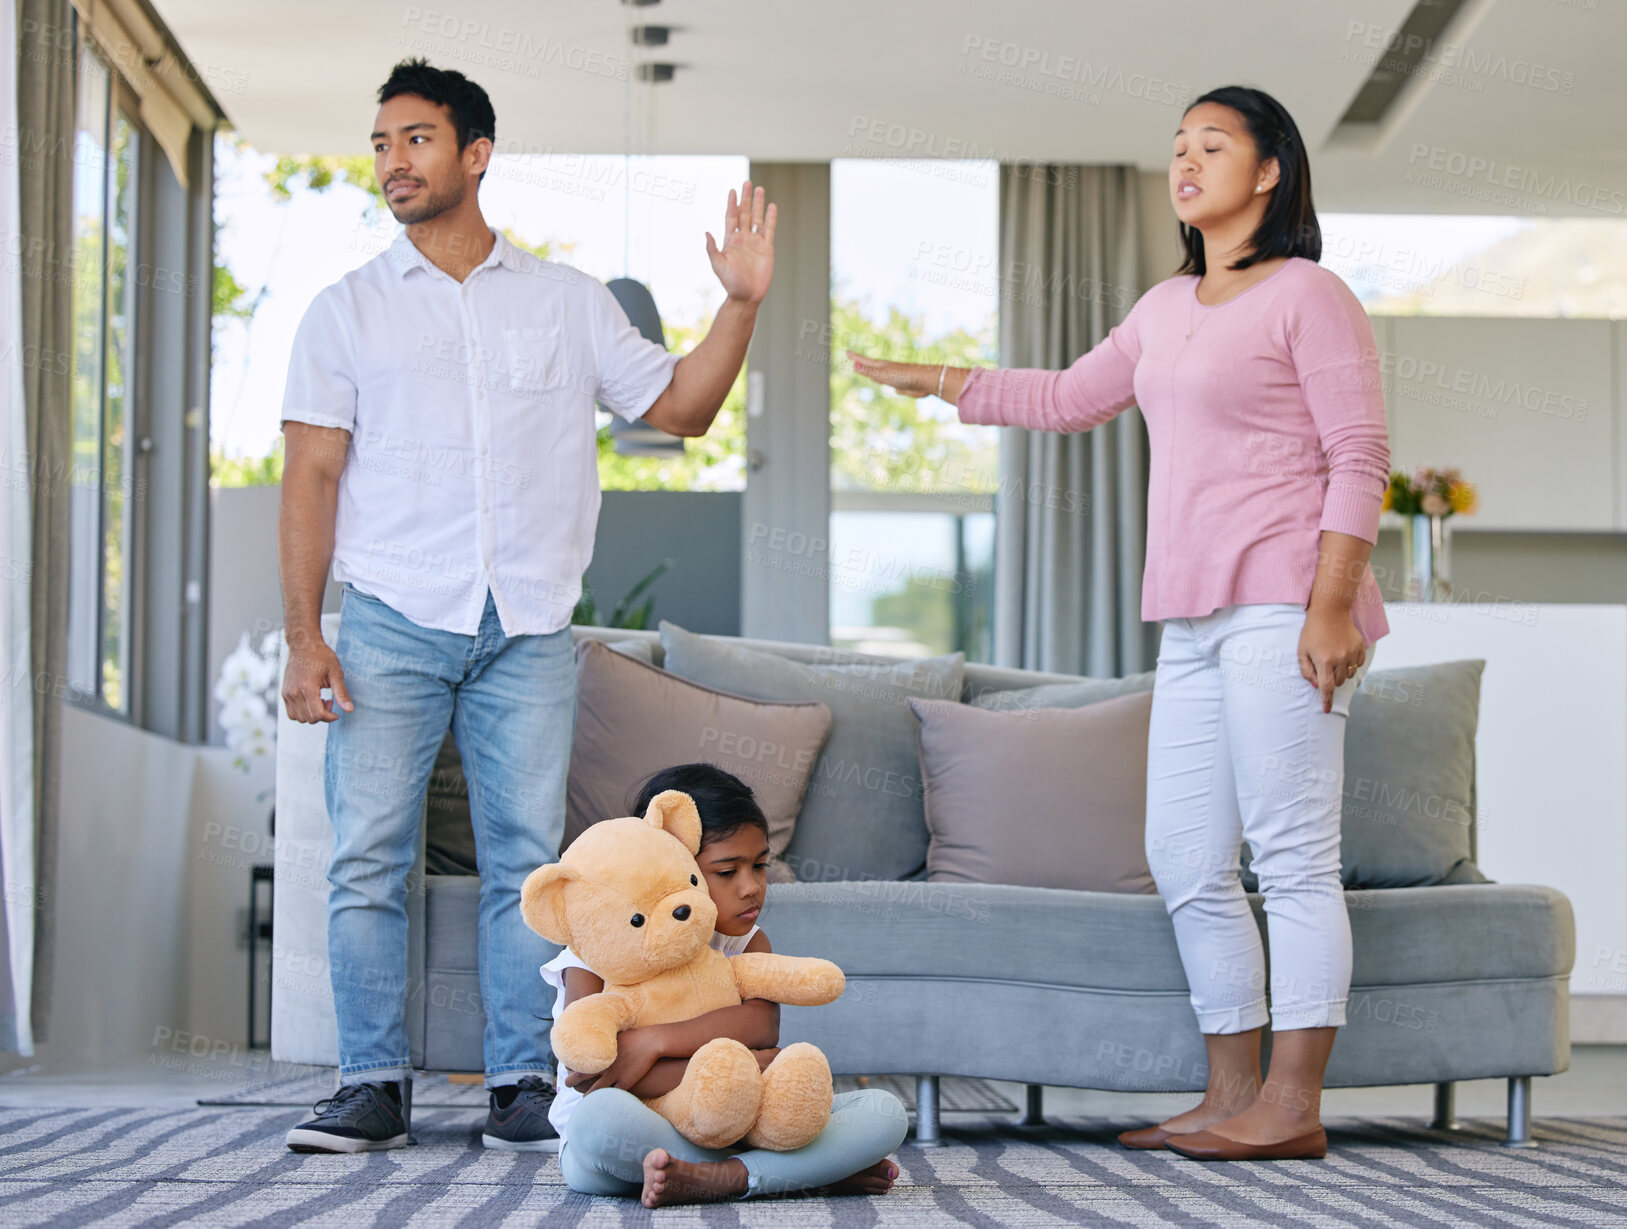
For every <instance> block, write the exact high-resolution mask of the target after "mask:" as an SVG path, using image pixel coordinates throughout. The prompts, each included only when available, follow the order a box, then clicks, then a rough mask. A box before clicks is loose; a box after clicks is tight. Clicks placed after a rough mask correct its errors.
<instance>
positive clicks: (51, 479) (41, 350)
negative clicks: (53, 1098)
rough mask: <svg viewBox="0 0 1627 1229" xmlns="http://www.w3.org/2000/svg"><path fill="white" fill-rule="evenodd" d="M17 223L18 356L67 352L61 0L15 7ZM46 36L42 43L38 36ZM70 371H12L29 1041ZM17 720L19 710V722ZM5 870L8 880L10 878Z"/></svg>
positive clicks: (37, 1013)
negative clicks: (29, 790)
mask: <svg viewBox="0 0 1627 1229" xmlns="http://www.w3.org/2000/svg"><path fill="white" fill-rule="evenodd" d="M17 15H18V29H19V31H24V30H26V31H30V32H31V34H30V37H29V38H28V39H27V40H26V41H22V40H20V41H19V55H18V57H17V119H18V132H19V135H20V138H21V139H20V140H19V142H18V156H19V158H20V159H21V163H20V168H19V169H20V174H19V176H18V178H19V184H20V197H19V201H18V204H19V222H20V229H21V231H22V236H23V238H24V240H25V242H24V245H23V256H22V262H21V263H22V269H21V273H22V295H23V304H22V306H23V343H24V352H25V353H28V354H39V355H67V354H71V353H72V352H73V316H72V281H73V275H74V272H75V270H74V269H73V267H72V263H71V256H70V255H69V254H70V253H71V252H72V251H73V161H72V150H73V138H74V93H75V88H76V81H77V68H76V60H75V56H74V52H73V50H72V39H71V38H70V37H69V36H68V35H67V34H66V33H65V32H68V31H72V30H73V28H74V17H73V9H72V6H71V5H70V4H69V2H68V0H17ZM47 34H48V35H49V37H47ZM69 394H70V373H69V371H68V368H67V364H65V363H61V362H36V363H32V364H27V365H25V367H24V370H23V405H24V416H25V422H26V432H27V441H28V460H29V467H30V473H31V477H32V479H33V481H32V483H31V486H30V507H31V511H32V533H33V538H32V543H31V548H30V561H31V565H32V566H31V571H30V577H31V589H30V628H31V642H30V667H31V669H32V672H33V681H34V686H33V688H32V691H33V711H32V713H31V718H32V722H33V735H34V737H33V761H32V762H33V778H34V790H33V794H34V815H33V824H34V842H33V844H34V858H35V867H34V876H33V878H34V975H33V984H32V990H31V1000H32V1001H31V1002H30V1003H28V1004H26V1005H25V1004H15V1005H14V1007H15V1009H16V1010H17V1011H18V1012H19V1013H20V1012H22V1011H24V1010H26V1011H28V1013H29V1018H30V1022H31V1024H32V1031H33V1040H34V1042H36V1043H38V1042H41V1041H45V1040H47V1021H48V1016H49V1005H50V1000H51V973H52V956H53V953H54V951H55V947H56V927H55V925H54V922H53V913H54V908H55V905H56V899H55V883H56V874H55V867H56V851H57V780H58V772H59V766H60V764H61V759H62V751H61V748H62V700H61V695H62V688H61V687H60V686H57V685H54V684H53V682H52V680H61V679H64V678H65V677H66V676H67V627H68V475H69V474H70V473H71V470H72V457H71V436H70V431H71V424H72V418H71V410H70V401H69ZM20 716H21V714H19V717H20ZM11 878H12V877H11V875H10V874H9V873H8V875H7V880H8V882H9V881H10V880H11Z"/></svg>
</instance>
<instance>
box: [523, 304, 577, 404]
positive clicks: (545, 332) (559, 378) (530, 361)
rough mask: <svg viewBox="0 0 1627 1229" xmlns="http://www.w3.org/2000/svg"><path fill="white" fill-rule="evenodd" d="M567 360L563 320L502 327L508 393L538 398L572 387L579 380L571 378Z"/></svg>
mask: <svg viewBox="0 0 1627 1229" xmlns="http://www.w3.org/2000/svg"><path fill="white" fill-rule="evenodd" d="M570 359H571V353H570V347H569V346H568V345H567V344H566V339H565V322H564V321H563V320H558V321H550V322H547V323H543V324H536V325H527V326H525V327H523V328H513V329H504V330H503V361H502V372H503V376H502V379H503V383H504V385H505V387H506V388H507V389H508V391H509V392H511V393H516V394H518V395H520V396H523V397H540V396H542V395H544V394H550V393H551V394H557V393H559V392H561V391H567V390H572V389H573V388H574V386H575V385H577V384H580V383H581V380H580V379H579V378H577V379H573V378H572V377H571V375H570V368H571V366H572V364H571V361H570ZM576 391H580V390H576ZM587 392H588V394H589V395H591V394H592V392H593V390H592V389H591V388H589V389H588V390H587Z"/></svg>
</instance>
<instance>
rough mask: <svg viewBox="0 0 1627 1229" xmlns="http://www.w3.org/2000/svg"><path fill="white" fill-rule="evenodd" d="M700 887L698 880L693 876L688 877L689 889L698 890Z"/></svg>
mask: <svg viewBox="0 0 1627 1229" xmlns="http://www.w3.org/2000/svg"><path fill="white" fill-rule="evenodd" d="M700 885H701V881H700V880H699V879H696V878H695V876H693V875H691V876H690V877H689V886H690V887H692V888H698V887H700Z"/></svg>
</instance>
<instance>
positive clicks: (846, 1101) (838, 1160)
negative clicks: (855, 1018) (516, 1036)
mask: <svg viewBox="0 0 1627 1229" xmlns="http://www.w3.org/2000/svg"><path fill="white" fill-rule="evenodd" d="M566 1127H567V1129H566V1133H565V1146H564V1147H563V1148H562V1149H561V1150H560V1153H559V1169H560V1172H561V1173H562V1174H564V1176H565V1181H566V1183H567V1184H568V1185H569V1186H570V1188H571V1189H572V1190H573V1191H580V1192H582V1193H583V1194H585V1195H636V1194H638V1193H639V1192H640V1191H641V1190H643V1189H644V1158H645V1157H646V1156H647V1155H648V1154H649V1152H650V1150H651V1149H653V1148H665V1149H666V1150H667V1152H669V1153H670V1154H671V1155H672V1156H674V1157H676V1158H677V1159H678V1160H680V1161H726V1160H728V1159H729V1158H730V1157H731V1156H734V1157H738V1158H739V1159H740V1161H741V1163H742V1164H744V1165H745V1167H746V1181H747V1186H746V1193H745V1196H744V1198H747V1199H751V1198H758V1197H761V1196H764V1195H784V1194H789V1193H790V1192H793V1191H802V1190H807V1189H809V1188H810V1187H815V1186H825V1185H827V1184H828V1183H831V1182H839V1181H840V1180H841V1179H843V1178H845V1177H847V1176H848V1175H850V1174H855V1173H858V1172H859V1170H861V1169H868V1168H869V1167H870V1166H871V1165H874V1164H875V1163H876V1162H877V1161H880V1160H881V1159H882V1158H883V1157H885V1156H886V1155H887V1154H888V1153H889V1152H891V1151H892V1150H893V1149H894V1148H897V1147H898V1145H899V1144H901V1143H903V1142H904V1135H905V1133H906V1132H907V1131H908V1130H909V1118H908V1116H907V1115H906V1114H905V1111H904V1106H903V1104H902V1103H901V1102H900V1101H899V1099H898V1098H897V1097H895V1096H893V1094H892V1093H890V1092H885V1091H883V1090H882V1089H879V1088H861V1089H859V1090H857V1091H855V1092H839V1093H837V1094H836V1097H835V1099H834V1100H833V1101H832V1102H831V1111H830V1122H829V1124H827V1125H826V1127H825V1129H824V1130H823V1131H821V1132H820V1133H819V1135H818V1136H817V1137H816V1138H815V1139H814V1140H813V1142H812V1143H808V1144H804V1145H803V1146H802V1147H800V1148H797V1149H795V1150H793V1151H791V1152H769V1151H767V1150H766V1149H761V1148H754V1149H750V1150H748V1151H743V1152H735V1151H733V1150H731V1149H728V1148H723V1149H717V1148H702V1147H700V1146H699V1145H698V1144H692V1143H690V1142H689V1141H688V1140H687V1139H685V1138H684V1137H683V1136H682V1135H680V1134H678V1132H677V1130H676V1129H675V1128H674V1127H673V1125H672V1124H671V1123H670V1122H668V1121H667V1120H666V1119H665V1118H663V1117H661V1115H660V1114H657V1113H656V1112H655V1111H654V1110H652V1109H650V1108H649V1107H648V1106H647V1105H645V1104H644V1102H642V1101H640V1100H639V1099H638V1098H637V1097H635V1096H633V1094H632V1093H630V1092H627V1091H626V1090H625V1089H621V1088H601V1089H599V1090H598V1091H597V1092H591V1093H589V1094H588V1095H587V1096H585V1097H583V1098H582V1100H581V1101H579V1102H577V1104H576V1108H575V1109H574V1110H572V1111H571V1116H570V1119H569V1120H568V1122H567V1123H566Z"/></svg>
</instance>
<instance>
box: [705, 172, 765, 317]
mask: <svg viewBox="0 0 1627 1229" xmlns="http://www.w3.org/2000/svg"><path fill="white" fill-rule="evenodd" d="M774 219H775V210H774V206H773V205H769V206H768V207H767V208H766V209H765V208H764V193H763V190H762V189H761V188H758V189H757V190H756V191H755V192H753V191H752V187H751V180H749V179H748V180H746V182H745V184H744V186H743V187H742V188H741V191H740V197H739V200H738V201H737V200H736V199H735V194H734V189H733V188H730V189H729V203H728V205H727V207H725V209H724V210H723V246H722V247H721V248H720V247H718V245H717V242H716V240H714V239H713V238H712V232H711V231H707V232H706V255H707V258H708V259H709V260H711V262H712V272H713V273H715V274H717V280H718V281H720V282H722V283H723V289H724V290H725V291H726V292H727V293H728V296H729V298H731V299H738V300H741V301H742V302H746V303H753V304H755V303H761V302H762V301H763V296H764V295H766V294H767V293H768V283H769V281H770V280H771V279H772V278H773V276H774Z"/></svg>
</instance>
